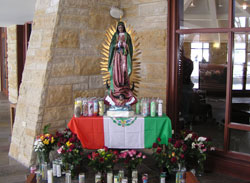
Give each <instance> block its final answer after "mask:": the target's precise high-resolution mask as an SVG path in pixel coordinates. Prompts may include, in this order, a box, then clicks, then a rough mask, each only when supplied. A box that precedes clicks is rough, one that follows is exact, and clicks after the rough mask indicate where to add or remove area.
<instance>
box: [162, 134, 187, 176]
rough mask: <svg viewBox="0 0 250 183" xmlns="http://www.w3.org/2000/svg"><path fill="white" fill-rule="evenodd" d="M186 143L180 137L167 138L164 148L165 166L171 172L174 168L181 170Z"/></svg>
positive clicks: (183, 164)
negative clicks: (165, 154)
mask: <svg viewBox="0 0 250 183" xmlns="http://www.w3.org/2000/svg"><path fill="white" fill-rule="evenodd" d="M186 150H187V145H186V144H184V141H183V140H180V139H174V138H173V139H172V138H169V139H168V146H167V149H166V153H167V157H166V158H167V159H166V167H167V169H168V171H169V172H170V173H171V172H173V171H174V170H181V168H183V167H184V166H185V152H186Z"/></svg>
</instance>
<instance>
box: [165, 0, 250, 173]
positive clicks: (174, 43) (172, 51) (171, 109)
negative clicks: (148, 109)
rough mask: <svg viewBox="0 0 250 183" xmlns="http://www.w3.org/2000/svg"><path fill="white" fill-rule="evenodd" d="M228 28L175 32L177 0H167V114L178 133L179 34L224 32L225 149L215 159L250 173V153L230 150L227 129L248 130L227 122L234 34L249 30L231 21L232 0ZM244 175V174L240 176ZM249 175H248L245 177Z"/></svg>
mask: <svg viewBox="0 0 250 183" xmlns="http://www.w3.org/2000/svg"><path fill="white" fill-rule="evenodd" d="M228 3H229V6H228V15H229V16H228V28H202V29H178V27H179V21H178V0H168V22H167V25H168V27H167V35H168V36H167V53H168V55H167V59H168V62H167V78H168V79H167V90H166V96H167V103H166V108H167V115H168V116H169V117H170V119H171V120H172V127H173V130H174V131H175V132H176V131H177V132H178V131H179V129H180V127H179V123H178V122H179V115H178V112H179V110H178V105H179V101H178V100H179V98H178V84H179V81H178V62H177V60H178V58H177V55H178V50H179V49H178V46H179V35H181V34H193V33H227V34H228V45H229V46H228V63H227V65H228V71H227V83H226V108H225V126H224V147H223V149H217V150H216V152H215V153H214V154H215V156H218V157H222V159H224V160H225V159H226V158H231V159H235V160H237V161H244V162H245V163H247V167H248V169H249V170H250V154H249V155H248V154H244V153H240V152H234V151H230V150H229V141H230V137H229V131H230V129H236V130H245V131H250V125H244V124H239V123H233V122H231V121H230V111H231V99H232V77H231V76H232V73H233V70H232V53H233V45H234V33H236V32H237V33H244V32H250V27H246V28H235V27H234V19H233V13H234V12H233V8H234V7H233V0H229V1H228ZM244 176H246V175H243V177H244ZM247 176H248V175H247Z"/></svg>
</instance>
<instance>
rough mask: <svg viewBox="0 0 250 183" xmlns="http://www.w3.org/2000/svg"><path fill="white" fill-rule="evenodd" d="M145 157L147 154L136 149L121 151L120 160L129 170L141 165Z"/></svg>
mask: <svg viewBox="0 0 250 183" xmlns="http://www.w3.org/2000/svg"><path fill="white" fill-rule="evenodd" d="M145 158H146V156H145V155H143V154H142V153H141V152H137V151H136V150H125V151H121V152H120V155H119V159H120V161H122V162H123V163H124V164H125V167H126V168H127V169H128V170H133V169H136V167H137V166H138V165H140V164H141V162H142V160H143V159H145Z"/></svg>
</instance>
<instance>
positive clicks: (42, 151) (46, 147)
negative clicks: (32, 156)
mask: <svg viewBox="0 0 250 183" xmlns="http://www.w3.org/2000/svg"><path fill="white" fill-rule="evenodd" d="M49 127H50V125H46V126H45V127H44V129H43V134H41V135H38V136H37V137H36V140H35V143H34V151H35V152H36V153H37V155H38V161H39V162H38V163H39V164H41V163H42V162H47V163H49V161H50V160H49V154H50V152H51V151H52V150H53V148H54V146H55V143H56V139H55V137H54V136H53V135H52V134H49V133H48V129H49Z"/></svg>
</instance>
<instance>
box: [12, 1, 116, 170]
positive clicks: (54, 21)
mask: <svg viewBox="0 0 250 183" xmlns="http://www.w3.org/2000/svg"><path fill="white" fill-rule="evenodd" d="M117 4H118V1H111V0H102V1H99V0H37V2H36V9H35V17H34V20H33V25H32V33H31V39H30V45H29V49H28V52H27V58H26V63H25V67H24V72H23V79H22V84H21V87H20V94H19V98H18V103H17V109H16V118H15V124H14V130H13V136H12V139H11V146H10V151H9V155H10V156H11V157H13V158H15V159H17V160H18V161H20V162H21V163H23V164H24V165H26V166H28V165H30V164H31V163H32V160H33V159H34V152H33V143H34V139H35V137H36V135H39V134H40V133H41V132H42V129H43V127H44V126H45V125H46V124H51V129H50V131H51V132H55V131H56V130H57V129H58V128H63V127H66V124H67V122H68V121H69V119H70V118H71V117H72V116H73V104H74V98H75V97H78V96H81V97H91V96H96V97H103V96H104V86H103V84H102V78H101V75H100V69H99V58H100V51H99V48H100V46H101V43H102V41H103V39H104V35H105V30H106V29H107V27H108V26H109V25H110V24H112V23H113V22H114V20H113V19H112V18H111V16H110V15H109V10H110V7H112V6H114V5H117Z"/></svg>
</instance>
